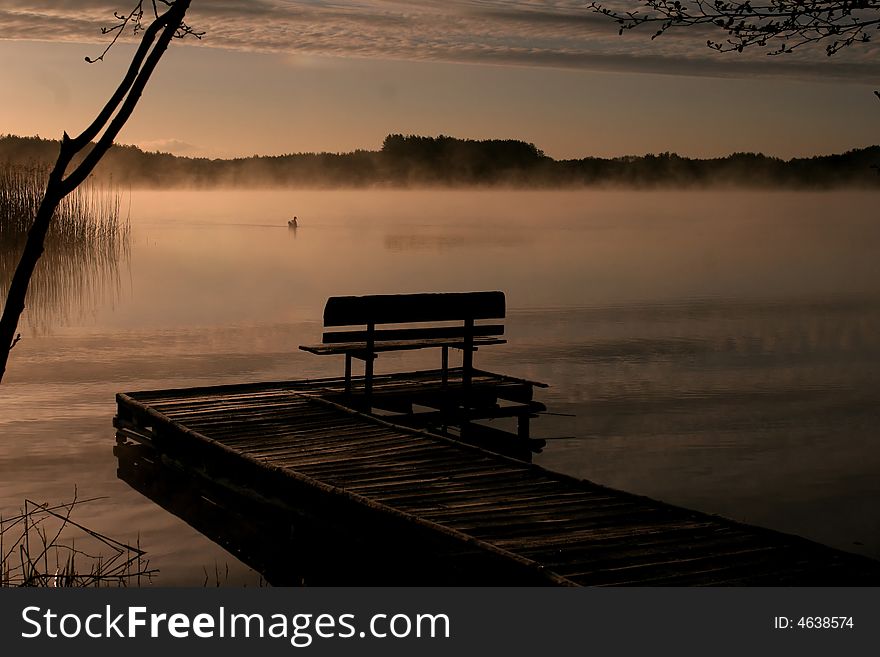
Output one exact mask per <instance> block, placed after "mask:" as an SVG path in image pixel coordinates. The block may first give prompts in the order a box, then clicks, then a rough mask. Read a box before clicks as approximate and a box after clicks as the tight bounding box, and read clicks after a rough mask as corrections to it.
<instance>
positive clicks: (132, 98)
mask: <svg viewBox="0 0 880 657" xmlns="http://www.w3.org/2000/svg"><path fill="white" fill-rule="evenodd" d="M190 2H191V0H177V1H176V2H175V3H174V4H173V5H171V7H170V8H169V9H168V10H167V11H166V12H165V13H164V14H162V15H161V16H159V17H158V18H156V20H154V21H153V22H152V23H151V24H150V26H149V27H147V28H146V30H144V36H143V38H142V39H141V44H140V46H139V47H138V50H137V52H136V53H135V55H134V58H133V59H132V62H131V65H130V66H129V68H128V71H127V72H126V74H125V77H124V78H123V80H122V82H121V83H120V85H119V87H118V88H117V89H116V92H115V93H114V94H113V96H112V97H111V98H110V100H109V101H108V102H107V104H106V105H105V106H104V108H103V109H102V110H101V112H100V114H98V116H97V117H96V118H95V120H94V121H93V122H92V124H91V125H90V126H89V127H88V128H86V129H85V130H84V131H83V132H82V134H80V135H79V136H78V137H76V138H74V139H71V138H70V137H68V135H67V133H66V132H65V133H64V137H63V138H62V140H61V150H60V152H59V154H58V160H57V161H56V162H55V167H54V168H53V169H52V173H50V174H49V181H48V182H47V184H46V193H45V195H44V196H43V201H42V202H41V203H40V207H39V209H38V210H37V215H36V217H35V218H34V223H33V225H32V226H31V229H30V231H28V236H27V242H26V244H25V247H24V251H23V252H22V254H21V259H20V260H19V263H18V267H17V268H16V270H15V274H14V275H13V277H12V282H11V283H10V285H9V293H8V295H7V297H6V304H5V306H4V308H3V316H2V317H0V381H2V380H3V375H4V374H5V373H6V364H7V362H8V360H9V352H10V351H11V350H12V348H13V347H14V346H15V344H16V343H17V342H18V340H19V338H20V336H19V335H17V334H16V330H17V328H18V322H19V319H20V318H21V314H22V313H23V312H24V308H25V299H26V298H27V291H28V286H29V285H30V282H31V277H32V276H33V274H34V269H35V268H36V266H37V262H38V261H39V259H40V256H41V255H43V245H44V243H45V240H46V233H48V232H49V226H50V225H51V223H52V217H53V216H54V214H55V209H56V208H57V207H58V204H59V203H60V202H61V200H62V199H63V198H64V197H65V196H67V195H68V194H70V193H71V192H72V191H73V190H75V189H76V188H77V187H78V186H79V185H80V184H81V183H82V182H83V181H84V180H85V179H86V178H87V177H88V176H89V174H90V173H91V172H92V171H93V170H94V168H95V165H97V164H98V162H99V161H100V160H101V158H102V157H103V156H104V154H105V153H106V152H107V150H108V149H109V148H110V146H112V145H113V141H114V140H115V139H116V137H117V135H118V134H119V131H120V130H121V129H122V126H124V125H125V122H126V121H127V120H128V118H129V117H130V116H131V113H132V112H133V111H134V108H135V106H136V105H137V102H138V100H140V97H141V94H142V93H143V90H144V88H145V87H146V85H147V82H148V81H149V79H150V75H152V73H153V70H154V69H155V68H156V64H158V63H159V60H160V59H161V58H162V55H163V54H164V52H165V50H166V49H167V48H168V44H169V43H171V39H172V38H174V36H175V34H177V32H178V30H179V29H180V27H181V25H182V23H183V18H184V16H185V15H186V10H187V9H189V5H190ZM117 110H118V112H117ZM114 113H115V114H116V116H115V117H114V116H113V115H114ZM111 119H112V120H111ZM108 123H109V124H108ZM105 126H107V128H106V130H105V131H104V134H103V135H101V138H100V139H99V140H98V142H97V143H96V145H95V146H94V148H92V150H91V151H90V152H89V153H88V154H87V155H86V156H85V158H84V159H83V161H82V162H81V163H80V164H79V165H78V166H77V167H76V168H75V169H74V170H73V171H72V172H71V173H70V174H69V175H67V177H65V175H64V174H65V172H66V171H67V167H68V166H69V165H70V163H71V161H72V160H73V158H74V157H76V155H77V154H79V153H80V152H82V151H83V149H85V148H86V147H87V146H88V145H89V144H90V143H91V141H92V140H93V139H95V137H97V136H98V134H99V133H100V132H101V130H103V129H104V127H105Z"/></svg>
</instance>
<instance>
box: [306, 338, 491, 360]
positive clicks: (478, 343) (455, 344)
mask: <svg viewBox="0 0 880 657" xmlns="http://www.w3.org/2000/svg"><path fill="white" fill-rule="evenodd" d="M506 342H507V340H504V339H503V338H490V337H486V338H474V341H473V346H475V347H485V346H489V345H495V344H505V343H506ZM465 346H468V343H467V342H466V341H465V340H463V339H461V338H430V339H424V340H396V341H394V342H376V343H374V344H373V352H375V353H380V352H386V351H407V350H413V349H428V348H432V347H452V348H454V349H462V348H464V347H465ZM299 348H300V349H302V350H303V351H308V352H309V353H312V354H317V355H319V356H334V355H335V356H338V355H340V354H351V355H352V356H354V357H355V358H360V359H362V360H363V358H364V354H365V353H366V352H367V351H368V350H369V343H367V342H341V343H339V344H333V345H325V344H304V345H300V347H299Z"/></svg>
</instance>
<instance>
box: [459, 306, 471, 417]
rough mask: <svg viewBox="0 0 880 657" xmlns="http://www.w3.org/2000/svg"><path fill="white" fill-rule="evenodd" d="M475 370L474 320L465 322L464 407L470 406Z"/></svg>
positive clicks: (462, 364)
mask: <svg viewBox="0 0 880 657" xmlns="http://www.w3.org/2000/svg"><path fill="white" fill-rule="evenodd" d="M473 369H474V320H473V318H469V319H466V320H464V350H463V355H462V363H461V387H462V405H463V406H465V407H467V406H469V404H470V400H469V398H470V391H471V379H472V377H473Z"/></svg>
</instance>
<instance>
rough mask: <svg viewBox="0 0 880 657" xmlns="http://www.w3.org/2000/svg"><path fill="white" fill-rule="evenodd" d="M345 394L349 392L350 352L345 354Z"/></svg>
mask: <svg viewBox="0 0 880 657" xmlns="http://www.w3.org/2000/svg"><path fill="white" fill-rule="evenodd" d="M345 394H346V395H350V394H351V354H345Z"/></svg>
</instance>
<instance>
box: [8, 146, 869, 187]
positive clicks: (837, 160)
mask: <svg viewBox="0 0 880 657" xmlns="http://www.w3.org/2000/svg"><path fill="white" fill-rule="evenodd" d="M57 151H58V143H57V142H55V141H50V140H46V139H41V138H39V137H16V136H12V135H8V136H5V137H0V163H2V162H13V163H18V164H28V163H50V162H54V160H55V157H56V155H57ZM878 165H880V146H870V147H868V148H861V149H856V150H852V151H848V152H846V153H843V154H840V155H825V156H817V157H809V158H795V159H791V160H782V159H779V158H775V157H769V156H766V155H761V154H756V153H734V154H733V155H729V156H727V157H723V158H712V159H691V158H687V157H681V156H679V155H676V154H674V153H660V154H659V155H653V154H652V155H644V156H627V157H617V158H598V157H586V158H582V159H576V160H554V159H552V158H550V157H548V156H546V155H544V153H543V152H542V151H541V150H539V149H538V148H536V147H535V145H534V144H529V143H526V142H522V141H517V140H498V139H490V140H481V141H476V140H470V139H456V138H454V137H445V136H440V137H419V136H413V135H410V136H404V135H389V136H388V137H386V138H385V141H384V142H383V144H382V148H381V150H378V151H366V150H358V151H354V152H353V153H296V154H291V155H278V156H253V157H248V158H236V159H230V160H219V159H214V160H212V159H207V158H191V157H178V156H174V155H170V154H168V153H146V152H144V151H142V150H140V149H138V148H135V147H134V146H114V147H113V148H112V149H110V151H109V152H108V153H107V155H106V156H105V157H104V159H103V160H102V162H101V164H100V165H99V166H98V168H97V169H96V172H95V174H94V175H95V176H96V177H98V178H112V180H113V182H114V183H116V184H119V185H124V186H129V185H130V186H132V187H162V188H167V187H183V186H195V187H224V186H233V187H254V186H266V187H416V186H433V185H447V186H456V187H459V186H498V185H502V186H516V187H577V186H594V185H595V186H601V185H625V186H638V187H671V186H687V187H693V186H711V185H735V186H750V187H788V188H812V189H816V188H820V189H826V188H832V187H843V186H858V187H872V188H876V187H880V175H878V168H877V167H878Z"/></svg>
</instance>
